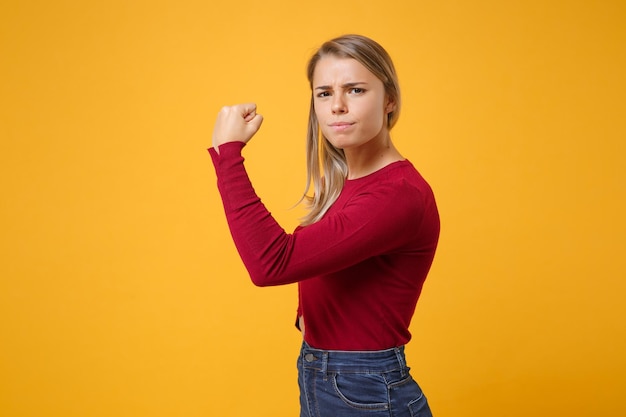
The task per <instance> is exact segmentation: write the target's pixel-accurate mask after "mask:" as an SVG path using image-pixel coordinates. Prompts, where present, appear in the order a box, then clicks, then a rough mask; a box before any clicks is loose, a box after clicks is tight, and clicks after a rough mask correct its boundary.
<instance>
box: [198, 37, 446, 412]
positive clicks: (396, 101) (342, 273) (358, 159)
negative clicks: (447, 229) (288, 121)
mask: <svg viewBox="0 0 626 417" xmlns="http://www.w3.org/2000/svg"><path fill="white" fill-rule="evenodd" d="M308 79H309V82H310V85H311V91H312V94H311V109H310V113H309V127H308V137H307V164H308V167H307V168H308V175H307V187H306V189H307V192H308V191H309V190H310V189H311V188H312V193H313V195H312V196H311V197H310V198H307V200H308V202H309V203H310V207H309V208H310V211H309V212H308V215H307V216H306V217H305V218H304V219H303V221H302V223H301V225H300V226H298V227H297V228H296V230H295V231H294V232H293V233H291V234H288V233H286V232H285V231H284V230H283V229H282V228H281V227H280V226H279V225H278V224H277V223H276V221H275V220H274V219H273V218H272V216H271V214H270V213H269V212H268V211H267V210H266V209H265V207H264V206H263V204H262V203H261V200H260V199H259V197H258V196H257V195H256V193H255V191H254V189H253V188H252V185H251V183H250V180H249V178H248V175H247V173H246V170H245V168H244V163H243V162H244V159H243V157H242V154H241V152H242V148H243V147H244V146H245V144H246V143H247V142H248V141H249V140H250V139H251V138H252V136H254V134H255V133H256V132H257V131H258V129H259V128H260V126H261V122H262V121H263V118H262V116H261V115H260V114H258V113H257V111H256V106H255V105H254V104H240V105H235V106H232V107H224V108H223V109H222V110H221V111H220V112H219V114H218V117H217V121H216V123H215V128H214V132H213V147H212V148H211V149H209V152H210V154H211V157H212V161H213V164H214V166H215V170H216V173H217V182H218V188H219V191H220V194H221V197H222V200H223V204H224V209H225V212H226V218H227V221H228V224H229V226H230V230H231V233H232V236H233V240H234V242H235V245H236V246H237V249H238V251H239V254H240V255H241V258H242V260H243V262H244V264H245V266H246V267H247V269H248V272H249V274H250V277H251V279H252V281H253V282H254V283H255V284H256V285H259V286H269V285H282V284H289V283H294V282H297V283H298V289H299V306H298V315H297V321H296V325H297V327H298V328H299V329H300V330H301V331H302V334H303V338H304V341H303V344H302V349H301V353H300V356H299V359H298V383H299V386H300V405H301V411H300V413H301V414H300V415H301V417H326V416H340V417H351V416H372V417H373V416H396V417H398V416H406V417H416V416H420V417H426V416H431V412H430V408H429V406H428V403H427V401H426V397H425V396H424V395H423V393H422V391H421V389H420V387H419V386H418V384H417V383H416V382H415V381H414V380H413V379H412V377H411V375H410V373H409V368H408V366H407V364H406V360H405V355H404V345H405V344H406V343H407V342H408V341H409V340H410V338H411V333H410V332H409V323H410V321H411V318H412V316H413V313H414V311H415V306H416V303H417V300H418V297H419V295H420V292H421V289H422V284H423V283H424V280H425V279H426V275H427V273H428V271H429V269H430V266H431V263H432V260H433V257H434V254H435V249H436V246H437V241H438V237H439V215H438V212H437V207H436V204H435V199H434V197H433V193H432V190H431V188H430V187H429V185H428V184H427V183H426V181H425V180H424V179H423V178H422V177H421V175H420V174H419V173H418V172H417V170H416V169H415V168H414V167H413V165H412V164H411V163H410V162H409V161H408V160H406V159H404V158H403V157H402V155H401V154H400V153H399V152H398V150H397V149H396V147H395V146H394V145H393V143H392V141H391V136H390V130H391V128H392V127H393V126H394V124H395V123H396V121H397V119H398V114H399V111H400V90H399V87H398V80H397V76H396V72H395V69H394V66H393V63H392V61H391V59H390V57H389V55H388V54H387V52H386V51H385V50H384V49H383V48H382V47H381V46H380V45H379V44H377V43H376V42H374V41H373V40H371V39H369V38H366V37H363V36H358V35H346V36H341V37H339V38H336V39H333V40H330V41H328V42H326V43H324V44H323V45H322V46H321V48H320V49H319V50H318V51H317V53H315V55H313V57H312V58H311V60H310V62H309V65H308Z"/></svg>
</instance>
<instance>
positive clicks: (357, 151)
mask: <svg viewBox="0 0 626 417" xmlns="http://www.w3.org/2000/svg"><path fill="white" fill-rule="evenodd" d="M344 154H345V156H346V162H347V163H348V179H349V180H353V179H356V178H361V177H364V176H366V175H369V174H371V173H373V172H376V171H378V170H379V169H381V168H383V167H385V166H387V165H389V164H391V163H393V162H397V161H401V160H403V159H404V158H403V157H402V155H401V154H400V152H398V150H397V149H396V147H395V146H394V145H393V143H392V142H391V138H390V137H389V136H387V137H386V138H385V139H384V140H379V141H377V140H373V141H371V142H369V143H367V144H366V145H363V146H360V147H358V148H346V149H344Z"/></svg>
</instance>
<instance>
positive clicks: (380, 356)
mask: <svg viewBox="0 0 626 417" xmlns="http://www.w3.org/2000/svg"><path fill="white" fill-rule="evenodd" d="M300 358H301V360H302V364H303V365H304V366H305V367H307V368H316V369H318V370H320V371H322V372H324V373H326V372H355V373H367V372H372V373H374V372H376V373H378V372H391V371H400V372H401V373H402V374H404V373H405V372H408V367H407V365H406V358H405V356H404V346H398V347H394V348H391V349H385V350H373V351H344V350H323V349H315V348H312V347H311V346H309V345H308V343H306V342H304V341H303V342H302V349H301V353H300Z"/></svg>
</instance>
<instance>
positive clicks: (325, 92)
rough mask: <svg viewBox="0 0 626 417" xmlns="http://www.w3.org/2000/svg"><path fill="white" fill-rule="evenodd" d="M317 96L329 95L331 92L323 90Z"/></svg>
mask: <svg viewBox="0 0 626 417" xmlns="http://www.w3.org/2000/svg"><path fill="white" fill-rule="evenodd" d="M317 96H318V97H328V96H330V93H329V92H328V91H322V92H321V93H319V94H318V95H317Z"/></svg>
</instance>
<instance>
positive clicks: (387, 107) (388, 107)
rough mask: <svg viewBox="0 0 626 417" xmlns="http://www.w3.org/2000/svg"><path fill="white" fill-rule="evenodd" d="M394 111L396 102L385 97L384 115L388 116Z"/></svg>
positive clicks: (391, 98)
mask: <svg viewBox="0 0 626 417" xmlns="http://www.w3.org/2000/svg"><path fill="white" fill-rule="evenodd" d="M395 109H396V100H395V99H394V98H393V97H390V96H387V104H385V113H387V114H389V113H391V112H392V111H394V110H395Z"/></svg>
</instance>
